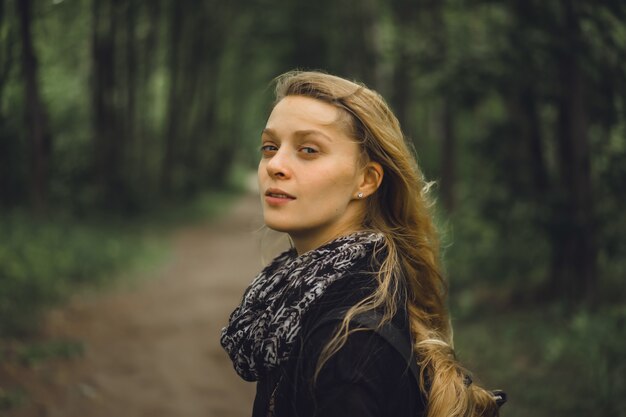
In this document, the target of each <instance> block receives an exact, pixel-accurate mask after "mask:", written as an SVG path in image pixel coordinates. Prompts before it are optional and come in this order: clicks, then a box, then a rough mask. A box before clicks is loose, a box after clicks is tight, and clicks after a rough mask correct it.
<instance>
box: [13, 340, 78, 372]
mask: <svg viewBox="0 0 626 417" xmlns="http://www.w3.org/2000/svg"><path fill="white" fill-rule="evenodd" d="M84 350H85V348H84V346H83V344H82V343H81V342H77V341H72V340H53V341H49V342H44V343H35V344H29V345H26V346H22V347H20V348H19V349H18V351H17V352H16V359H17V361H18V362H20V363H21V364H23V365H26V366H35V365H37V364H38V363H40V362H44V361H47V360H50V359H57V358H58V359H70V358H73V357H76V356H81V355H82V354H83V353H84Z"/></svg>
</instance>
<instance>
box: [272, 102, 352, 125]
mask: <svg viewBox="0 0 626 417" xmlns="http://www.w3.org/2000/svg"><path fill="white" fill-rule="evenodd" d="M341 113H342V112H341V111H340V110H339V109H338V108H337V107H335V106H333V105H332V104H329V103H326V102H324V101H321V100H317V99H314V98H311V97H305V96H287V97H285V98H283V99H282V100H280V101H279V102H278V103H277V104H276V106H274V109H273V110H272V113H271V114H270V116H269V118H268V120H267V125H266V127H268V128H275V127H278V126H276V125H292V124H298V125H300V127H303V126H310V127H318V128H319V127H329V128H332V127H336V126H335V125H336V124H337V122H338V121H339V120H340V119H341V116H342V114H341Z"/></svg>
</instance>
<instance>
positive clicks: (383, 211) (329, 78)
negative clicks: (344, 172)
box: [276, 71, 497, 417]
mask: <svg viewBox="0 0 626 417" xmlns="http://www.w3.org/2000/svg"><path fill="white" fill-rule="evenodd" d="M287 96H306V97H311V98H315V99H318V100H322V101H324V102H326V103H330V104H332V105H334V106H336V107H337V108H339V109H342V110H343V114H344V116H345V117H344V119H345V120H346V121H347V126H346V128H347V129H348V132H349V134H350V136H352V137H353V138H354V139H355V140H357V141H358V142H359V143H360V145H361V151H362V152H361V153H362V155H361V159H362V162H367V161H375V162H378V163H379V164H381V165H382V167H383V170H384V176H383V181H382V183H381V185H380V187H379V189H378V190H377V192H376V193H374V194H373V195H372V196H370V197H369V198H368V199H367V202H366V207H367V208H366V213H365V216H364V219H363V224H362V227H363V228H364V229H368V230H373V231H378V232H381V233H382V234H383V235H384V236H385V243H384V248H383V249H384V251H383V252H382V253H384V259H383V261H382V264H381V266H380V271H379V272H378V273H377V275H376V278H377V282H378V286H377V288H376V290H375V291H374V293H373V294H372V295H370V296H368V297H367V298H365V299H363V300H361V301H360V302H359V303H357V304H356V305H355V306H353V307H352V308H351V309H350V310H349V311H348V312H347V314H346V317H345V319H344V321H343V323H342V325H341V326H340V328H339V330H338V331H337V333H336V334H335V335H334V337H333V338H331V340H330V341H329V342H328V344H327V345H326V347H325V349H324V350H323V351H322V354H321V355H320V359H319V361H318V367H317V373H318V372H319V370H320V369H321V367H322V366H323V365H324V363H325V362H326V361H327V360H328V358H329V357H330V356H332V355H333V354H334V353H336V352H337V351H338V350H339V349H341V347H342V346H343V345H344V344H345V342H346V340H347V337H348V335H349V334H350V332H351V331H352V330H351V329H350V327H349V324H350V320H351V319H352V318H353V317H354V316H355V315H358V314H361V313H363V312H365V311H369V310H373V309H381V310H382V311H383V312H384V318H383V322H385V321H388V320H391V318H392V317H393V316H394V315H395V313H396V311H397V310H398V305H397V303H398V300H406V310H407V315H408V319H409V323H410V330H411V334H412V339H413V343H414V345H413V350H414V351H415V353H416V357H417V358H418V365H419V366H420V369H421V378H420V381H419V386H420V389H421V391H422V392H423V394H424V395H425V396H426V398H427V404H428V406H427V416H428V417H444V416H445V417H453V416H454V417H456V416H459V417H460V416H463V417H465V416H467V417H469V416H493V415H497V405H496V403H495V400H494V399H493V397H492V395H491V394H490V393H489V392H488V391H486V390H484V389H482V388H480V387H478V386H476V384H467V383H466V377H467V371H466V370H465V369H463V368H462V367H461V365H460V364H459V363H458V362H457V360H456V358H455V355H454V351H453V349H452V329H451V325H450V321H449V318H448V311H447V308H446V304H445V301H446V297H447V286H446V282H445V280H444V278H443V276H442V272H441V265H440V257H439V241H438V235H437V230H436V228H435V226H434V224H433V216H432V213H431V207H432V203H431V202H430V198H429V195H428V190H429V188H430V184H429V183H428V182H426V180H425V179H424V176H423V175H422V173H421V171H420V169H419V167H418V165H417V162H416V159H415V156H414V154H413V152H412V150H411V149H410V148H409V146H408V145H407V141H406V139H405V138H404V135H403V133H402V130H401V129H400V124H399V122H398V119H397V118H396V117H395V116H394V114H393V113H392V111H391V109H390V108H389V106H388V105H387V104H386V102H385V100H384V99H383V98H382V97H381V96H380V95H379V94H378V93H376V92H375V91H373V90H370V89H368V88H367V87H365V86H364V85H362V84H358V83H354V82H351V81H348V80H346V79H343V78H340V77H336V76H333V75H329V74H326V73H322V72H304V71H292V72H288V73H286V74H283V75H281V76H279V77H278V78H277V79H276V102H279V101H280V100H282V99H283V98H284V97H287ZM317 373H316V375H317Z"/></svg>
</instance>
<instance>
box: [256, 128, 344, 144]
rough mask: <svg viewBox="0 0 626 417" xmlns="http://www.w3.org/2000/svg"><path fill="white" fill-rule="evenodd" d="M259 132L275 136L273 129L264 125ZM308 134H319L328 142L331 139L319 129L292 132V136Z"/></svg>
mask: <svg viewBox="0 0 626 417" xmlns="http://www.w3.org/2000/svg"><path fill="white" fill-rule="evenodd" d="M261 133H264V134H267V135H269V136H272V137H276V136H277V135H276V133H275V132H274V130H273V129H271V128H269V127H266V128H265V129H263V131H262V132H261ZM309 135H316V136H321V137H323V138H325V139H326V140H328V141H329V142H332V141H333V139H332V138H331V137H330V136H328V135H327V134H326V133H324V132H322V131H320V130H315V129H306V130H296V131H295V132H294V136H298V137H306V136H309Z"/></svg>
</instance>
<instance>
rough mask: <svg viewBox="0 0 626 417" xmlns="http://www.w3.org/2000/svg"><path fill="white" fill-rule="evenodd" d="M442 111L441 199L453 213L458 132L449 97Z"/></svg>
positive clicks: (449, 211) (445, 100) (445, 206)
mask: <svg viewBox="0 0 626 417" xmlns="http://www.w3.org/2000/svg"><path fill="white" fill-rule="evenodd" d="M441 112H442V117H441V121H442V139H443V141H442V146H441V199H442V202H443V206H444V208H445V209H446V210H447V212H448V213H452V212H453V211H454V208H455V206H456V198H455V193H454V185H455V182H456V133H455V130H454V109H453V108H452V105H451V103H450V100H449V99H447V98H446V99H444V103H443V108H442V110H441Z"/></svg>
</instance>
